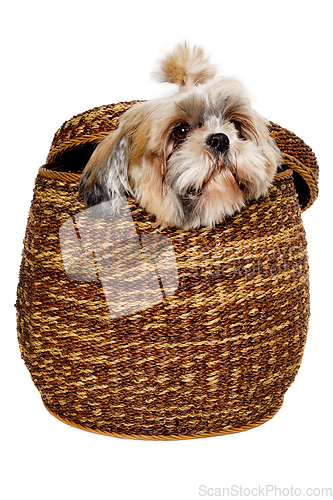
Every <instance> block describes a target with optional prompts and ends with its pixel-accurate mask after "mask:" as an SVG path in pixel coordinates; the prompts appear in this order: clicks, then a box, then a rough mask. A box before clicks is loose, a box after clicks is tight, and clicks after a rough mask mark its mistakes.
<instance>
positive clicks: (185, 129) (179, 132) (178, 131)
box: [173, 123, 191, 141]
mask: <svg viewBox="0 0 333 500" xmlns="http://www.w3.org/2000/svg"><path fill="white" fill-rule="evenodd" d="M190 130H191V127H190V126H189V125H188V124H187V123H182V124H181V125H178V127H176V128H175V130H174V133H173V135H174V137H175V139H177V140H178V141H183V140H184V139H186V137H187V134H188V133H189V132H190Z"/></svg>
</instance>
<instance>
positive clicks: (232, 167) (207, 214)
mask: <svg viewBox="0 0 333 500" xmlns="http://www.w3.org/2000/svg"><path fill="white" fill-rule="evenodd" d="M156 76H157V78H158V80H159V81H161V82H169V83H174V84H177V86H178V89H177V91H176V92H173V93H172V94H171V95H168V96H166V97H161V98H157V99H152V100H149V101H145V102H141V103H138V104H135V105H134V106H133V107H132V108H130V109H129V110H127V111H126V112H125V113H124V114H123V115H122V116H121V118H120V121H119V127H118V128H117V129H116V130H114V131H112V132H111V133H110V134H109V136H107V137H106V138H105V139H104V140H103V141H101V142H100V143H99V144H98V146H97V147H96V149H95V151H94V152H93V154H92V156H91V158H90V160H89V162H88V163H87V165H86V167H85V168H84V170H83V172H82V175H81V177H80V182H79V198H80V199H83V200H84V203H85V205H86V207H91V206H94V205H98V204H100V203H102V202H104V201H110V202H111V206H112V210H114V211H117V210H118V209H119V206H120V204H121V203H122V200H124V197H126V196H131V197H133V198H134V199H135V200H136V202H137V203H138V204H139V205H140V206H141V207H142V208H143V209H145V210H146V211H147V212H148V213H149V214H151V215H153V216H155V219H156V224H157V225H158V226H160V227H161V228H166V227H174V228H179V229H183V230H191V229H196V228H199V227H205V226H207V227H214V226H215V225H216V224H218V223H220V222H222V221H223V220H224V219H225V218H226V217H230V216H232V215H234V214H235V213H237V212H239V211H241V210H242V209H243V208H244V207H245V206H246V204H247V203H248V202H249V201H250V200H253V199H259V198H260V197H262V196H265V195H266V194H267V193H268V191H269V188H270V186H271V184H272V181H273V179H274V176H275V174H276V172H277V169H278V168H279V166H280V165H281V164H282V158H281V154H280V152H279V150H278V148H277V146H276V144H275V143H274V141H273V140H272V138H271V137H270V134H269V131H268V122H267V121H266V119H264V118H263V117H262V116H261V115H260V114H259V113H257V112H256V111H255V110H253V109H252V107H251V103H250V100H249V97H248V96H247V93H246V91H245V89H244V87H243V86H242V84H241V83H240V82H239V81H237V80H235V79H232V78H229V77H216V69H215V67H214V66H213V65H212V64H211V63H210V60H209V58H208V57H207V56H206V54H205V53H204V51H203V49H202V48H201V47H197V46H194V47H192V48H191V47H190V46H189V45H188V44H187V43H186V42H185V43H183V44H179V45H177V46H176V47H175V49H174V50H173V51H172V52H170V53H169V54H168V55H167V56H166V57H165V58H164V59H163V60H162V61H161V63H160V69H159V71H158V72H157V74H156ZM109 205H110V203H109Z"/></svg>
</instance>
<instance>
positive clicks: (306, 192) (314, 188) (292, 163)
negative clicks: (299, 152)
mask: <svg viewBox="0 0 333 500" xmlns="http://www.w3.org/2000/svg"><path fill="white" fill-rule="evenodd" d="M281 154H282V157H283V160H284V165H286V166H287V167H289V168H291V169H292V170H293V177H294V184H295V188H296V192H297V194H298V199H299V203H300V206H301V210H302V212H304V211H305V210H307V209H308V208H309V207H310V206H311V205H312V204H313V203H314V201H315V200H316V198H317V197H318V193H319V190H318V175H316V173H315V172H314V171H313V169H311V168H310V167H307V166H306V165H304V164H303V163H302V162H300V161H299V160H297V158H295V157H294V156H291V155H289V154H288V153H285V152H283V151H281Z"/></svg>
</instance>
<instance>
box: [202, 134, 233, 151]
mask: <svg viewBox="0 0 333 500" xmlns="http://www.w3.org/2000/svg"><path fill="white" fill-rule="evenodd" d="M206 144H207V146H209V147H210V148H212V149H215V150H216V151H218V152H219V153H224V152H225V151H226V150H227V149H228V147H229V137H228V136H227V135H225V134H212V135H210V136H209V137H208V138H207V140H206Z"/></svg>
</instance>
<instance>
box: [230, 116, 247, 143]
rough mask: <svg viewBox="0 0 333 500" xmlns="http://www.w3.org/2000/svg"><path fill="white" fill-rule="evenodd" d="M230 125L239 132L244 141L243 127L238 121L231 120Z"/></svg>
mask: <svg viewBox="0 0 333 500" xmlns="http://www.w3.org/2000/svg"><path fill="white" fill-rule="evenodd" d="M230 123H232V124H233V126H234V127H235V129H236V130H237V134H238V136H239V137H240V138H241V139H244V135H243V131H242V126H241V124H240V123H239V122H238V121H237V120H230Z"/></svg>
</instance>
